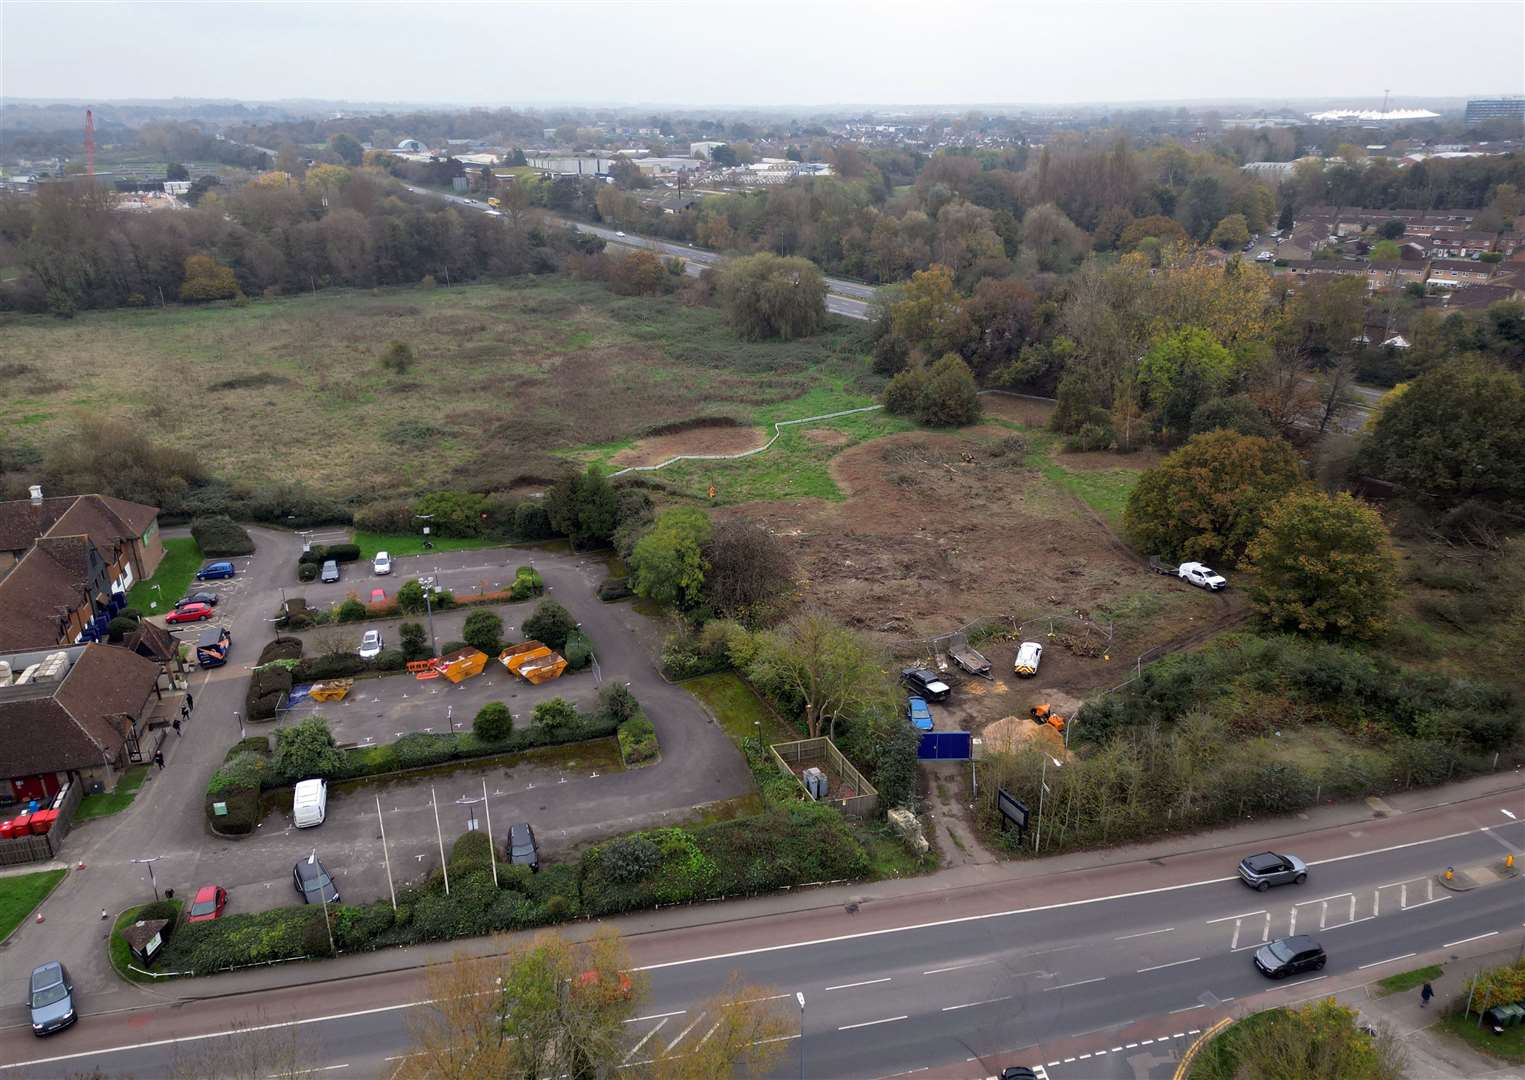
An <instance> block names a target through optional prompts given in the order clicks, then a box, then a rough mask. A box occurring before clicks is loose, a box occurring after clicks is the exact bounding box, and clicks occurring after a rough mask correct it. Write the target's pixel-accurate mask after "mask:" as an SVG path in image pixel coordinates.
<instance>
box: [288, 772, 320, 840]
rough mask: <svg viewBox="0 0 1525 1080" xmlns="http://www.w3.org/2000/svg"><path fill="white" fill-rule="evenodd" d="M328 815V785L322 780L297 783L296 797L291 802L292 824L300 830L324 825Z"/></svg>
mask: <svg viewBox="0 0 1525 1080" xmlns="http://www.w3.org/2000/svg"><path fill="white" fill-rule="evenodd" d="M327 813H328V784H326V783H325V782H324V781H322V780H302V781H299V782H298V783H297V790H296V795H295V796H294V797H293V798H292V800H291V822H292V824H293V825H295V826H296V827H297V828H299V829H307V828H311V827H312V826H314V825H321V824H323V818H324V817H325V816H326V815H327Z"/></svg>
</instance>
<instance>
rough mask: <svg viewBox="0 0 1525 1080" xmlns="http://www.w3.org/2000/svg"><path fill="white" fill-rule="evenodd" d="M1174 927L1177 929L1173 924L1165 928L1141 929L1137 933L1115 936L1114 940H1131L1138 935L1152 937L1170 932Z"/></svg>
mask: <svg viewBox="0 0 1525 1080" xmlns="http://www.w3.org/2000/svg"><path fill="white" fill-rule="evenodd" d="M1174 929H1175V927H1173V926H1167V927H1165V928H1164V929H1163V930H1143V931H1140V932H1139V933H1137V934H1124V935H1123V936H1122V937H1115V938H1113V939H1112V940H1113V941H1129V940H1131V939H1133V938H1136V937H1150V936H1151V935H1153V934H1168V933H1170V932H1171V931H1172V930H1174Z"/></svg>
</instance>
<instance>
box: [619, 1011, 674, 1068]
mask: <svg viewBox="0 0 1525 1080" xmlns="http://www.w3.org/2000/svg"><path fill="white" fill-rule="evenodd" d="M668 1019H671V1017H668ZM666 1026H667V1020H663V1021H662V1022H661V1023H659V1024H657V1026H656V1027H654V1028H652V1029H651V1030H650V1031H648V1032H647V1033H646V1034H645V1035H643V1036H641V1041H640V1042H638V1043H636V1044H635V1045H634V1046H632V1047H631V1048H630V1053H628V1054H626V1055H625V1060H626V1061H629V1060H630V1059H631V1058H633V1057H635V1055H636V1054H638V1053H640V1050H641V1047H643V1046H645V1045H646V1041H647V1040H648V1039H650V1038H651V1037H652V1036H653V1035H655V1034H656V1033H657V1032H659V1031H661V1030H662V1029H663V1028H664V1027H666Z"/></svg>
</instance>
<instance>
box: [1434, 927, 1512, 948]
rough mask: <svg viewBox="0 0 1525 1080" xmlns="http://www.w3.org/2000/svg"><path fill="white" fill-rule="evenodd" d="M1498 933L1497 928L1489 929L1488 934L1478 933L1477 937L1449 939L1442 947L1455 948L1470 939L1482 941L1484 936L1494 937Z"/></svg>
mask: <svg viewBox="0 0 1525 1080" xmlns="http://www.w3.org/2000/svg"><path fill="white" fill-rule="evenodd" d="M1497 933H1498V931H1497V930H1489V931H1488V932H1487V933H1486V934H1478V935H1477V936H1476V937H1464V938H1462V939H1461V940H1460V941H1448V942H1446V943H1445V944H1444V945H1442V946H1441V948H1442V949H1452V948H1455V947H1456V946H1457V945H1465V944H1466V943H1467V942H1469V941H1482V940H1483V938H1490V937H1493V936H1494V935H1495V934H1497Z"/></svg>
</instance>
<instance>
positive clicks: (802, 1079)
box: [794, 990, 805, 1080]
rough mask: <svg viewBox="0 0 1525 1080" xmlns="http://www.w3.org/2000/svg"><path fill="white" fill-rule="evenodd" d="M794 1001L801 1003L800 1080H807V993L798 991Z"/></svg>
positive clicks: (795, 993)
mask: <svg viewBox="0 0 1525 1080" xmlns="http://www.w3.org/2000/svg"><path fill="white" fill-rule="evenodd" d="M794 1000H795V1001H798V1002H799V1003H800V1080H805V992H804V991H803V990H796V991H795V992H794Z"/></svg>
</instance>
